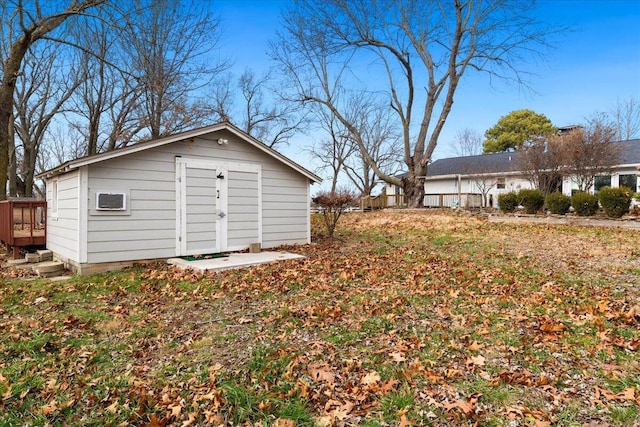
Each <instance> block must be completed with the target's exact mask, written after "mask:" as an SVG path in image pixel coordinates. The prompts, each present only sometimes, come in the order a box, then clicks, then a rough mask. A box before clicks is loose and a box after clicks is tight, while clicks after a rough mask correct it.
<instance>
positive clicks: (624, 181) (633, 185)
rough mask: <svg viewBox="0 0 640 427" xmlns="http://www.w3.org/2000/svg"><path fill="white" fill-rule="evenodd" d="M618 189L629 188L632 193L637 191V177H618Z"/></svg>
mask: <svg viewBox="0 0 640 427" xmlns="http://www.w3.org/2000/svg"><path fill="white" fill-rule="evenodd" d="M620 187H627V188H630V189H631V191H632V192H634V193H635V192H636V191H638V176H637V175H635V174H633V175H620Z"/></svg>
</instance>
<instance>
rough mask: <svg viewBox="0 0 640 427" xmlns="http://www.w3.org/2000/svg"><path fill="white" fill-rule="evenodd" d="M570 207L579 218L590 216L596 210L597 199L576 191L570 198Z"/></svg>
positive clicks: (591, 195)
mask: <svg viewBox="0 0 640 427" xmlns="http://www.w3.org/2000/svg"><path fill="white" fill-rule="evenodd" d="M571 206H573V209H575V211H576V213H577V214H578V215H580V216H592V215H595V213H596V211H597V210H598V197H597V196H594V195H593V194H589V193H585V192H583V191H576V192H575V193H574V194H573V196H572V197H571Z"/></svg>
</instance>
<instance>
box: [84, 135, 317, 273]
mask: <svg viewBox="0 0 640 427" xmlns="http://www.w3.org/2000/svg"><path fill="white" fill-rule="evenodd" d="M220 137H224V138H226V139H228V141H229V143H228V145H219V144H217V143H216V140H217V139H218V138H220ZM176 156H181V157H183V158H194V159H209V160H215V161H216V162H233V163H243V164H257V165H260V166H261V170H262V232H263V235H262V246H263V247H265V248H269V247H275V246H279V245H282V244H295V243H307V242H308V233H307V231H308V230H307V223H308V220H307V216H308V214H307V209H308V200H307V188H308V186H309V180H308V179H307V178H306V177H304V176H303V175H301V174H300V173H298V172H296V171H294V170H293V169H291V168H289V167H288V166H286V165H284V164H282V163H281V162H279V161H278V160H276V159H274V158H271V157H269V156H267V155H265V154H264V153H263V152H262V151H260V150H258V149H257V148H255V147H253V146H251V145H250V144H247V143H246V142H245V141H241V140H239V139H238V138H237V137H235V135H233V134H231V133H228V132H218V133H215V134H210V135H208V136H206V137H204V138H195V139H194V140H192V141H184V142H176V143H171V144H167V145H164V146H160V147H155V148H151V149H148V150H144V151H141V152H137V153H132V154H129V155H127V156H123V157H119V158H114V159H110V160H105V161H103V162H99V163H95V164H92V165H89V215H88V226H87V234H88V238H87V240H88V241H87V248H88V257H87V261H88V262H89V263H99V262H117V261H130V260H136V259H151V258H168V257H172V256H174V255H175V253H176V240H175V239H176V183H175V179H176V175H175V168H176V166H175V158H176ZM96 191H123V192H128V200H127V202H128V203H127V211H126V212H99V211H96V210H95V192H96ZM230 246H231V243H230Z"/></svg>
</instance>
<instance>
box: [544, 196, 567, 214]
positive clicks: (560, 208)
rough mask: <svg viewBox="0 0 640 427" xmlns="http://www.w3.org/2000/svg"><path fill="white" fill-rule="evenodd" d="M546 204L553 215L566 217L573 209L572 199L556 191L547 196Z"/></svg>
mask: <svg viewBox="0 0 640 427" xmlns="http://www.w3.org/2000/svg"><path fill="white" fill-rule="evenodd" d="M546 204H547V207H548V208H549V210H550V211H551V213H552V214H556V215H564V214H566V213H567V212H569V208H570V207H571V197H569V196H567V195H564V194H562V193H560V192H557V191H556V192H555V193H551V194H549V195H548V196H547V200H546Z"/></svg>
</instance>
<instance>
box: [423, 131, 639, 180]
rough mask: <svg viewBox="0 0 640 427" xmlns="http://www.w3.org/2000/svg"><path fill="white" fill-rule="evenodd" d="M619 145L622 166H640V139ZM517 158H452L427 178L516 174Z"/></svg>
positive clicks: (502, 155) (431, 168) (435, 166)
mask: <svg viewBox="0 0 640 427" xmlns="http://www.w3.org/2000/svg"><path fill="white" fill-rule="evenodd" d="M617 143H618V144H621V145H622V155H621V161H620V164H624V165H628V164H640V139H630V140H627V141H619V142H617ZM517 158H518V152H504V153H492V154H480V155H477V156H466V157H450V158H447V159H440V160H436V161H435V162H433V163H432V164H431V165H430V166H429V169H428V170H427V176H429V177H437V176H443V175H458V174H460V175H474V174H483V173H505V172H516V171H517V168H518V162H517Z"/></svg>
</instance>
